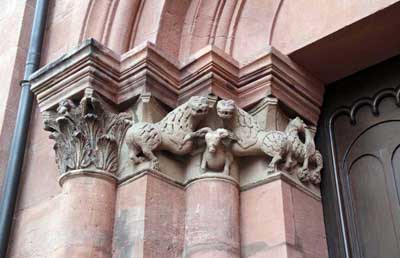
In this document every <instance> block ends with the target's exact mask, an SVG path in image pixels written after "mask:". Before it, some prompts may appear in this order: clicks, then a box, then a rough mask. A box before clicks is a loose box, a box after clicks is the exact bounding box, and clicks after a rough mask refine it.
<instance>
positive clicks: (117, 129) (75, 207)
mask: <svg viewBox="0 0 400 258" xmlns="http://www.w3.org/2000/svg"><path fill="white" fill-rule="evenodd" d="M44 118H45V129H46V130H48V131H50V132H51V135H50V138H51V139H53V140H55V145H54V150H55V152H56V158H57V165H58V167H59V170H60V172H61V176H60V179H59V183H60V185H61V187H62V194H61V197H60V202H61V204H60V209H59V214H58V216H57V218H55V220H56V222H53V223H52V224H53V225H54V227H56V230H55V232H57V234H56V235H54V238H55V241H54V242H53V243H55V246H53V247H52V248H53V250H54V251H53V252H52V257H55V258H64V257H65V258H67V257H68V258H81V257H82V258H83V257H85V258H86V257H98V258H109V257H111V248H112V237H113V225H114V210H115V199H116V183H117V179H116V176H115V175H114V174H115V172H116V171H117V167H118V155H119V145H120V143H121V141H122V138H123V136H124V134H125V132H126V130H127V129H128V127H129V126H130V122H129V116H128V115H127V114H123V113H122V114H118V115H117V114H112V113H109V112H108V111H106V110H105V109H104V108H103V105H102V104H101V102H100V101H99V100H98V99H97V98H95V97H94V96H93V91H91V90H90V89H89V90H86V91H85V96H84V97H83V98H82V100H81V101H80V104H79V105H75V103H74V101H72V100H70V99H67V100H63V101H61V103H60V104H59V106H58V108H57V111H56V112H53V111H49V112H47V113H45V115H44Z"/></svg>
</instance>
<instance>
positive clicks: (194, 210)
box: [183, 178, 240, 258]
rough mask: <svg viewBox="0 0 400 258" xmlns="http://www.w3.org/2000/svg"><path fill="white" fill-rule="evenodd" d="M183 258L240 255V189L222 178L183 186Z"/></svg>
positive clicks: (220, 257) (230, 257)
mask: <svg viewBox="0 0 400 258" xmlns="http://www.w3.org/2000/svg"><path fill="white" fill-rule="evenodd" d="M185 227H186V228H185V250H184V254H183V257H184V258H212V257H216V258H239V257H240V239H239V189H238V186H237V185H236V183H234V182H232V181H228V180H224V179H214V178H210V179H198V180H196V181H194V182H193V183H191V184H190V185H188V187H187V188H186V219H185Z"/></svg>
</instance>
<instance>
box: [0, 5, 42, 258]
mask: <svg viewBox="0 0 400 258" xmlns="http://www.w3.org/2000/svg"><path fill="white" fill-rule="evenodd" d="M47 6H48V0H37V1H36V7H35V14H34V17H33V24H32V31H31V37H30V41H29V49H28V54H27V58H26V62H25V73H24V78H23V80H22V82H21V86H22V89H21V95H20V99H19V104H18V113H17V119H16V123H15V128H14V133H13V137H12V140H11V148H10V154H9V158H8V164H7V171H6V174H5V180H4V183H3V193H2V200H1V206H0V257H6V254H7V247H8V240H9V237H10V233H11V225H12V221H13V214H14V208H15V205H16V201H17V194H18V186H19V181H20V177H21V170H22V166H23V162H24V155H25V146H26V142H27V138H28V129H29V122H30V117H31V112H32V102H33V94H32V92H31V89H30V83H29V77H30V75H31V74H32V73H33V72H35V71H36V70H37V69H38V67H39V63H40V54H41V48H42V42H43V35H44V31H45V25H46V15H47Z"/></svg>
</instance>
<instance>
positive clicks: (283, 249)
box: [240, 180, 328, 258]
mask: <svg viewBox="0 0 400 258" xmlns="http://www.w3.org/2000/svg"><path fill="white" fill-rule="evenodd" d="M240 202H241V208H240V212H241V213H240V216H241V217H240V223H241V246H242V257H257V258H258V257H260V258H261V257H263V258H268V257H274V258H275V257H310V258H311V257H313V258H322V257H328V254H327V249H326V240H325V228H324V223H323V214H322V207H321V206H322V205H321V201H320V200H317V199H315V197H314V196H311V195H308V194H306V193H304V192H303V191H300V190H298V189H296V188H295V187H293V186H291V185H289V184H287V183H285V182H284V181H282V180H276V181H273V182H270V183H268V184H264V185H260V186H257V187H254V188H252V189H250V190H247V191H244V192H242V193H241V197H240Z"/></svg>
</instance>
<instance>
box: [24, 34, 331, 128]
mask: <svg viewBox="0 0 400 258" xmlns="http://www.w3.org/2000/svg"><path fill="white" fill-rule="evenodd" d="M30 80H31V84H32V91H33V92H34V93H35V94H36V96H37V100H38V103H39V108H40V110H41V111H46V110H50V109H52V108H54V107H55V106H57V104H58V103H59V102H60V101H61V100H62V99H65V98H80V97H82V95H83V92H84V89H86V88H92V89H94V90H95V91H96V92H98V93H99V94H101V96H102V97H103V98H105V99H106V100H108V101H110V102H111V103H113V104H115V105H116V106H117V107H118V106H124V105H125V104H126V103H131V102H133V101H134V100H135V99H136V98H137V97H138V96H139V95H140V94H142V93H145V92H151V93H152V95H153V96H154V97H156V98H157V99H159V100H160V101H161V102H163V103H164V104H166V105H168V106H170V107H171V108H174V107H176V106H178V105H179V104H181V103H183V102H185V101H186V100H187V99H188V98H189V97H190V96H193V95H204V94H206V93H213V94H214V95H216V96H218V97H220V98H223V99H233V100H234V101H235V102H236V103H237V104H238V106H239V107H242V108H245V107H248V106H251V105H253V104H255V103H256V102H258V101H259V100H261V99H263V98H265V97H267V96H274V97H276V98H278V99H279V100H280V102H281V103H283V104H285V105H286V106H288V107H289V108H290V109H292V110H293V111H295V112H296V113H297V114H299V115H301V116H302V117H303V118H305V119H306V120H308V121H310V122H311V123H313V124H315V123H316V122H317V120H318V116H319V113H320V107H321V105H322V97H323V92H324V85H323V84H322V83H321V82H320V81H319V80H317V79H316V78H314V77H313V76H311V75H310V74H309V73H307V72H306V71H305V70H304V69H303V68H301V67H300V66H298V65H296V64H295V63H294V62H293V61H291V60H290V58H288V57H287V56H284V55H283V54H281V53H280V52H279V51H278V50H276V49H274V48H273V47H271V48H270V49H269V50H268V51H267V52H266V53H263V54H261V55H259V56H258V57H255V58H254V59H253V60H252V61H250V62H247V63H239V62H237V61H236V60H234V59H233V58H232V57H230V56H229V55H228V54H226V53H225V52H223V51H222V50H219V49H218V48H216V47H214V46H207V47H205V48H203V49H201V50H200V51H198V52H197V53H195V54H194V55H192V56H191V57H190V58H189V59H188V60H187V61H186V62H184V63H181V62H178V61H176V60H174V59H173V58H171V57H169V56H167V55H166V54H164V53H162V52H161V51H160V50H158V49H157V48H156V47H155V46H154V45H153V44H151V43H146V44H145V45H142V46H139V47H137V48H134V49H132V50H130V51H129V52H127V53H125V54H122V55H117V54H116V53H114V52H112V51H111V50H109V49H107V48H106V47H104V46H102V45H101V44H100V43H98V42H96V41H95V40H93V39H89V40H86V41H84V42H83V43H82V44H81V45H80V46H79V47H78V48H76V49H74V50H72V51H71V52H69V53H67V54H65V55H63V56H62V57H60V58H59V59H57V60H55V61H54V62H52V63H50V64H48V65H46V66H44V67H43V68H41V69H40V70H38V71H37V72H36V73H34V74H33V75H32V76H31V78H30Z"/></svg>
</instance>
